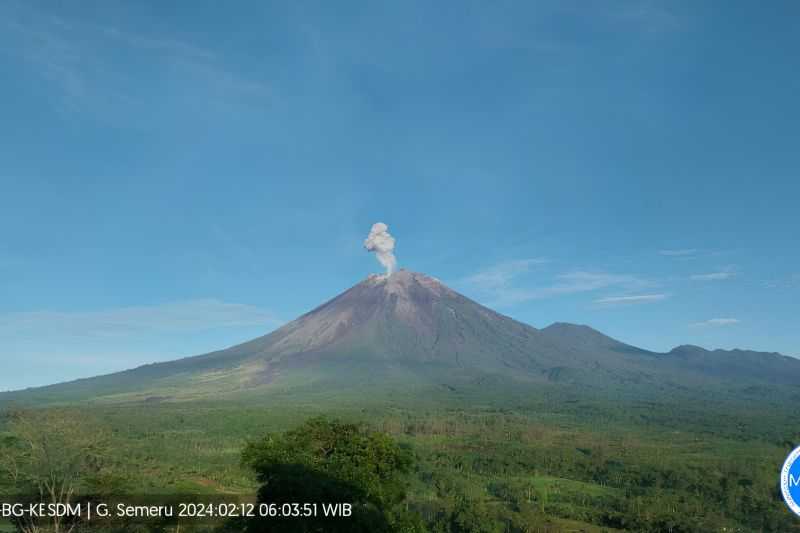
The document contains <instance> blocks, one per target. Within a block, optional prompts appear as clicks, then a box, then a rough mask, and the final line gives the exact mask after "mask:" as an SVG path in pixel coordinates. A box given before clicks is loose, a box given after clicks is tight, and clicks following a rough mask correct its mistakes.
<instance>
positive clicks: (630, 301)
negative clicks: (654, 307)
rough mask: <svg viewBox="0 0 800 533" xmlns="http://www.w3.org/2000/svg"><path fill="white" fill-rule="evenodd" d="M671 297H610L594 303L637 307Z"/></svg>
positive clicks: (637, 295)
mask: <svg viewBox="0 0 800 533" xmlns="http://www.w3.org/2000/svg"><path fill="white" fill-rule="evenodd" d="M668 297H669V295H667V294H635V295H631V296H608V297H606V298H599V299H597V300H595V301H594V303H596V304H598V305H604V306H617V305H636V304H647V303H653V302H660V301H661V300H665V299H667V298H668Z"/></svg>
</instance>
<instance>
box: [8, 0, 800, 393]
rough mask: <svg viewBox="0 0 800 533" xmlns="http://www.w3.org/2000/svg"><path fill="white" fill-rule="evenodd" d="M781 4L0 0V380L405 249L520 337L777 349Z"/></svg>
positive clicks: (292, 290)
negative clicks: (554, 327)
mask: <svg viewBox="0 0 800 533" xmlns="http://www.w3.org/2000/svg"><path fill="white" fill-rule="evenodd" d="M799 15H800V4H797V3H796V2H770V3H768V4H764V5H759V4H758V3H755V2H702V3H700V2H663V3H660V2H633V1H615V2H591V3H588V2H586V3H584V2H569V1H553V2H502V3H501V2H499V3H486V2H474V3H472V2H454V3H446V2H392V3H382V2H363V3H345V2H334V3H332V2H285V3H272V2H252V3H248V2H237V3H235V5H232V4H223V3H219V2H171V3H164V2H155V1H154V2H135V3H134V2H126V3H122V2H110V1H102V2H81V3H63V2H60V3H56V2H28V1H25V2H15V1H13V0H12V1H9V2H3V3H2V5H0V71H2V72H3V83H2V84H0V102H2V104H0V105H2V125H1V126H0V135H2V150H0V361H1V362H2V371H0V389H10V388H19V387H24V386H32V385H41V384H45V383H51V382H56V381H62V380H65V379H72V378H77V377H83V376H91V375H95V374H98V373H104V372H110V371H114V370H121V369H125V368H129V367H132V366H136V365H139V364H143V363H147V362H152V361H158V360H168V359H173V358H176V357H180V356H187V355H194V354H197V353H202V352H206V351H210V350H213V349H218V348H222V347H225V346H228V345H231V344H234V343H236V342H239V341H243V340H246V339H249V338H251V337H254V336H257V335H260V334H263V333H265V332H267V331H269V330H271V329H273V328H275V327H276V326H278V325H279V324H281V323H283V322H285V321H288V320H291V319H293V318H294V317H296V316H297V315H299V314H301V313H303V312H305V311H307V310H309V309H310V308H312V307H314V306H316V305H317V304H319V303H321V302H322V301H324V300H326V299H328V298H330V297H332V296H334V295H335V294H337V293H339V292H340V291H342V290H344V289H346V288H347V287H349V286H351V285H352V284H354V283H356V282H358V281H359V280H360V279H362V278H364V277H365V276H366V275H367V274H369V273H370V272H376V271H379V270H380V267H379V265H378V263H377V262H376V261H375V259H374V257H372V256H371V255H370V254H368V253H367V252H365V251H364V250H363V248H362V242H363V239H364V238H365V237H366V234H367V233H368V231H369V228H370V226H371V225H372V224H373V223H374V222H377V221H383V222H386V223H387V224H388V225H389V229H390V231H391V232H392V234H393V235H394V236H395V237H396V238H397V249H396V252H397V256H398V259H399V263H400V265H401V266H403V267H406V268H409V269H412V270H417V271H422V272H426V273H429V274H431V275H434V276H436V277H438V278H440V279H441V280H443V281H444V282H446V283H448V284H449V285H451V286H452V287H453V288H455V289H457V290H459V291H461V292H463V293H464V294H466V295H468V296H470V297H473V298H475V299H477V300H478V301H480V302H482V303H485V304H488V305H492V306H494V307H496V308H497V309H498V310H500V311H501V312H503V313H506V314H508V315H510V316H513V317H515V318H517V319H519V320H522V321H525V322H528V323H530V324H532V325H535V326H537V327H543V326H546V325H548V324H549V323H551V322H554V321H569V322H577V323H585V324H590V325H592V326H593V327H595V328H597V329H600V330H601V331H603V332H605V333H607V334H610V335H612V336H614V337H616V338H619V339H621V340H624V341H626V342H630V343H633V344H637V345H639V346H642V347H644V348H648V349H653V350H663V351H666V350H668V349H670V348H671V347H673V346H675V345H678V344H684V343H692V344H699V345H702V346H706V347H722V348H731V347H742V348H753V349H759V350H765V351H780V352H783V353H787V354H791V355H800V323H799V322H800V313H798V303H797V302H798V301H800V265H799V264H798V261H799V260H800V251H798V245H797V243H798V234H797V231H798V226H799V224H798V222H800V215H798V193H800V175H799V172H798V170H799V165H798V157H797V153H798V148H800V146H799V145H800V138H799V137H798V133H797V131H798V130H797V125H798V119H800V106H799V105H798V103H797V94H800V69H797V56H796V53H797V35H798V34H800V16H799Z"/></svg>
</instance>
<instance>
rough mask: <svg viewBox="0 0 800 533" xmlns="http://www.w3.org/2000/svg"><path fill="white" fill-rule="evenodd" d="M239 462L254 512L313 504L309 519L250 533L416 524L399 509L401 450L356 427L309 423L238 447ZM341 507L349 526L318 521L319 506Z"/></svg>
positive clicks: (265, 524)
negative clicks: (251, 483)
mask: <svg viewBox="0 0 800 533" xmlns="http://www.w3.org/2000/svg"><path fill="white" fill-rule="evenodd" d="M242 459H243V462H244V464H245V465H248V466H249V467H251V468H252V469H253V470H254V471H255V472H256V475H257V477H258V481H259V482H260V483H261V488H260V489H259V491H258V504H259V505H262V504H264V505H268V504H276V505H277V506H281V505H282V504H295V503H296V504H300V505H303V504H309V505H314V504H316V505H317V507H316V510H315V511H314V513H313V516H306V517H294V518H286V519H280V518H278V517H272V518H265V519H257V520H254V521H252V522H251V523H250V524H249V527H248V529H249V530H251V531H274V532H279V531H293V532H306V531H308V532H311V531H326V532H327V531H331V532H337V531H342V532H345V531H346V532H353V533H356V532H360V531H364V532H368V531H369V532H373V531H374V532H381V531H386V532H394V531H398V532H400V531H402V532H409V533H410V532H414V531H422V530H423V529H422V526H421V525H420V524H421V522H420V520H419V519H418V518H417V517H416V516H414V515H412V514H411V513H408V512H407V511H406V510H405V508H404V506H403V505H402V503H403V501H404V499H405V493H406V474H407V473H408V472H409V470H410V468H411V466H412V462H413V461H412V454H411V451H410V450H409V449H408V448H405V447H403V446H400V445H398V444H397V443H396V442H395V441H394V440H393V439H392V438H391V437H389V436H388V435H386V434H384V433H379V432H371V431H368V430H366V429H365V428H364V427H363V426H361V425H357V424H348V423H342V422H339V421H331V420H328V419H326V418H323V417H317V418H312V419H310V420H308V421H307V422H306V423H305V424H304V425H302V426H301V427H299V428H297V429H295V430H292V431H288V432H286V433H284V434H282V435H277V436H268V437H266V438H264V439H262V440H261V441H258V442H254V443H251V444H249V445H247V446H246V448H245V450H244V452H243V454H242ZM332 503H349V504H351V505H352V506H353V516H352V517H350V518H326V517H325V516H324V513H323V510H322V507H321V506H322V505H323V504H332Z"/></svg>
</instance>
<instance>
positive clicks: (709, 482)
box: [0, 398, 800, 533]
mask: <svg viewBox="0 0 800 533" xmlns="http://www.w3.org/2000/svg"><path fill="white" fill-rule="evenodd" d="M465 405H466V404H464V405H462V406H459V405H456V404H451V405H449V406H445V407H442V406H438V407H433V406H431V405H426V404H414V403H412V402H405V403H403V402H399V403H396V404H394V405H391V406H389V405H380V406H374V407H360V408H346V407H340V408H333V407H331V408H328V409H325V410H324V411H325V413H326V414H328V415H329V416H331V417H333V418H332V419H341V420H348V421H350V422H352V424H351V423H339V422H332V421H331V419H319V418H315V416H316V415H317V414H319V412H320V411H321V410H320V409H315V408H311V407H308V408H302V407H297V406H295V407H294V408H290V407H288V406H287V405H276V406H272V407H269V408H267V407H260V406H256V405H244V404H237V405H233V404H231V405H222V404H216V405H211V404H209V405H203V404H196V403H187V404H168V403H165V404H160V405H149V406H145V405H130V406H116V407H97V406H95V407H85V408H60V409H53V408H49V409H39V410H36V411H29V412H25V413H22V414H17V415H14V416H12V417H7V418H6V419H5V420H4V422H3V427H2V435H0V445H2V446H3V450H2V457H3V461H2V463H0V468H1V469H2V470H3V477H2V491H3V492H4V493H6V494H15V493H20V492H21V491H25V490H29V489H30V488H31V487H38V488H41V487H43V486H44V487H45V488H47V487H46V484H45V485H43V483H45V480H46V479H47V476H46V475H45V476H43V475H42V474H43V473H44V474H48V475H49V471H48V468H53V465H52V464H51V465H49V466H48V465H47V464H46V462H43V459H42V457H45V455H42V453H41V450H44V446H45V444H44V443H45V442H47V443H48V444H47V446H50V447H51V449H58V450H60V457H61V459H58V460H57V461H56V463H57V468H58V469H61V470H59V471H58V472H59V473H58V476H62V474H63V476H62V478H65V479H67V478H68V480H69V491H70V494H72V497H73V498H74V499H75V500H78V499H79V498H81V497H82V495H86V494H93V495H98V494H134V495H155V494H162V495H188V494H192V495H212V494H213V495H219V496H220V497H222V498H228V499H231V500H234V499H239V498H241V499H245V500H246V499H248V498H249V499H254V498H256V497H258V498H260V499H261V500H264V501H266V500H275V499H278V496H279V494H278V492H280V491H286V490H289V494H290V495H291V496H292V497H296V498H298V499H300V500H319V499H326V498H329V497H331V494H333V493H335V492H340V493H341V494H344V495H346V499H347V500H350V501H353V502H355V503H359V504H360V505H362V507H364V508H370V509H372V510H373V511H374V513H373V514H372V515H370V516H369V517H368V520H369V521H371V522H369V523H371V524H373V525H374V524H378V523H380V524H383V526H381V527H383V528H384V530H390V529H392V528H394V529H395V530H403V531H414V530H415V528H418V527H424V528H425V529H426V530H428V531H434V532H459V533H461V532H498V533H504V532H545V531H598V532H599V531H616V530H624V531H665V532H681V531H776V532H789V531H800V520H799V519H797V518H796V517H794V515H792V514H791V513H790V512H789V511H788V510H787V509H786V508H785V505H784V504H783V502H782V500H781V498H780V494H779V490H778V485H777V480H778V470H779V468H780V465H781V463H782V461H783V459H784V458H785V456H786V454H787V453H788V451H789V449H790V448H791V447H792V446H794V445H797V444H800V442H799V441H800V433H798V432H797V429H796V428H797V426H796V425H794V426H792V425H791V419H792V414H791V413H789V412H783V411H781V410H779V409H764V408H763V407H760V408H758V409H755V408H754V409H750V408H748V407H747V405H746V404H744V403H743V404H741V405H733V404H729V405H718V406H715V405H713V403H708V404H706V405H691V404H686V403H682V404H675V403H654V402H647V403H638V404H637V403H635V402H631V403H629V404H627V405H626V406H625V407H624V408H622V407H620V406H619V404H612V403H609V404H604V403H603V402H600V401H596V400H595V401H592V402H590V403H582V402H571V401H567V400H565V401H561V402H555V403H553V402H552V401H551V400H549V399H542V398H540V399H538V400H533V399H532V400H531V401H530V402H529V403H528V404H522V403H521V404H519V405H517V406H516V407H514V408H508V407H498V406H493V405H492V403H491V402H485V403H483V404H477V403H473V404H472V405H471V406H470V407H466V406H465ZM544 405H547V406H548V408H547V409H545V408H544V407H543V406H544ZM309 419H311V421H310V422H307V421H308V420H309ZM303 424H306V425H303ZM37 428H38V430H39V431H37ZM42 429H46V430H47V431H41V430H42ZM37 439H38V440H37ZM42 439H44V440H42ZM37 450H39V451H38V452H37ZM80 450H91V451H92V453H91V454H85V457H84V455H81V454H80V453H76V452H78V451H80ZM331 450H335V451H331ZM37 453H38V455H37ZM243 459H244V460H243ZM287 465H288V466H287ZM58 476H57V477H58ZM62 478H59V479H62ZM303 479H307V480H314V481H313V482H312V483H308V484H306V483H304V482H303ZM270 482H271V484H270ZM259 487H261V489H260V492H259ZM287 487H288V488H287ZM273 491H278V492H273ZM303 491H306V492H303ZM336 500H337V501H339V500H341V498H336ZM415 515H416V516H418V517H419V519H420V520H421V524H422V526H420V524H418V523H417V522H415V520H414V518H413V516H415ZM299 524H300V523H299V522H295V523H294V525H295V526H297V527H299ZM191 525H192V523H188V524H183V525H182V526H181V527H182V528H183V529H181V531H187V528H189V527H190V526H191ZM194 525H195V526H196V527H199V526H200V524H199V523H195V524H194ZM245 525H246V524H243V523H242V522H237V521H228V522H227V523H224V524H223V523H221V522H219V521H218V522H217V523H213V524H203V527H212V526H213V527H227V528H229V529H231V528H233V529H242V528H243V527H245ZM273 525H277V523H275V524H273ZM7 527H10V526H7ZM148 527H150V528H151V529H152V528H153V527H155V526H154V525H150V526H148ZM163 527H165V528H167V529H169V528H172V529H169V530H175V527H177V526H175V525H174V524H172V525H163ZM253 527H254V526H253V525H252V524H251V525H250V528H251V529H252V528H253ZM288 527H289V528H288V529H286V530H287V531H292V530H295V531H297V530H301V529H291V525H290V526H288ZM403 528H405V529H403ZM375 529H379V528H377V527H375ZM375 529H373V530H375ZM308 530H313V529H308ZM353 530H356V529H353ZM365 530H369V529H365Z"/></svg>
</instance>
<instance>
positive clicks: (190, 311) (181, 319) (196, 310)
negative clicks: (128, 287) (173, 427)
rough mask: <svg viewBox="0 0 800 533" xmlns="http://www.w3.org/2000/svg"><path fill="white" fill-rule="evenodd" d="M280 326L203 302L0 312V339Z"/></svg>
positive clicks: (262, 315) (259, 312)
mask: <svg viewBox="0 0 800 533" xmlns="http://www.w3.org/2000/svg"><path fill="white" fill-rule="evenodd" d="M280 324H281V321H280V320H279V319H278V318H277V317H276V316H275V314H274V313H272V312H270V311H267V310H264V309H261V308H259V307H255V306H252V305H246V304H238V303H226V302H221V301H219V300H214V299H205V300H189V301H183V302H174V303H167V304H163V305H152V306H133V307H120V308H115V309H107V310H102V311H84V312H74V311H73V312H70V311H28V312H15V313H4V314H0V341H2V340H3V339H9V338H14V339H18V338H23V337H32V338H36V337H40V336H45V335H48V336H54V335H61V336H67V337H94V338H99V337H115V336H131V335H147V334H152V333H165V332H166V333H169V332H180V333H191V332H198V331H204V330H212V329H221V328H235V327H245V326H263V327H264V328H266V329H271V328H273V327H276V326H278V325H280Z"/></svg>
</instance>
